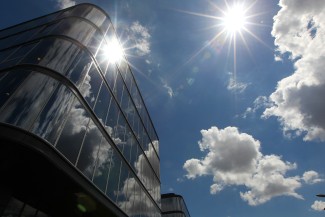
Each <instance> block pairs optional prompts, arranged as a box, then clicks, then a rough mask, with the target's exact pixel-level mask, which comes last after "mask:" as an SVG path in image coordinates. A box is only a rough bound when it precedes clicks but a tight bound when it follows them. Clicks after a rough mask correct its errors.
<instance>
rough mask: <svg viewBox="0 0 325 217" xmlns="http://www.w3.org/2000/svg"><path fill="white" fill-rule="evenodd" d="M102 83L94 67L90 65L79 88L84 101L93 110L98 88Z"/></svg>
mask: <svg viewBox="0 0 325 217" xmlns="http://www.w3.org/2000/svg"><path fill="white" fill-rule="evenodd" d="M101 83H102V77H101V76H100V75H99V72H98V71H97V68H96V67H95V65H92V66H91V68H90V70H89V72H88V74H87V75H86V77H85V80H84V82H83V84H82V85H81V87H80V92H81V94H82V95H83V97H84V98H85V99H86V101H87V102H88V104H89V105H90V107H91V108H93V106H94V104H95V101H96V98H97V94H98V90H99V87H100V85H101Z"/></svg>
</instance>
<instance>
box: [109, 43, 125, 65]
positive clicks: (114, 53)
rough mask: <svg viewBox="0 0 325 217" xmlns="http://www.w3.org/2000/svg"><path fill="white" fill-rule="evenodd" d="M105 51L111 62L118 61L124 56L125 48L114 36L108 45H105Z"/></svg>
mask: <svg viewBox="0 0 325 217" xmlns="http://www.w3.org/2000/svg"><path fill="white" fill-rule="evenodd" d="M104 53H105V56H106V58H107V59H108V61H110V62H111V63H118V62H120V61H121V60H122V59H123V57H124V49H123V47H122V46H121V44H120V43H119V42H118V40H117V39H116V38H113V39H112V40H110V41H109V42H108V45H106V46H104Z"/></svg>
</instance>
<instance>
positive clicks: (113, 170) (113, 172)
mask: <svg viewBox="0 0 325 217" xmlns="http://www.w3.org/2000/svg"><path fill="white" fill-rule="evenodd" d="M121 163H122V161H121V158H120V156H118V155H117V153H116V151H114V152H113V154H112V159H111V165H110V170H109V177H108V182H107V189H106V195H107V196H108V197H109V198H110V199H111V200H112V201H116V197H117V192H118V184H119V177H120V171H121Z"/></svg>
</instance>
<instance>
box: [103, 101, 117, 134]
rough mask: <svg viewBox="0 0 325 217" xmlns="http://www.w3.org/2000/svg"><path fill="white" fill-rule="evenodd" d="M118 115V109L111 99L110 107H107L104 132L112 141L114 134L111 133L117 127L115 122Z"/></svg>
mask: <svg viewBox="0 0 325 217" xmlns="http://www.w3.org/2000/svg"><path fill="white" fill-rule="evenodd" d="M118 114H119V109H118V107H117V105H116V102H115V100H114V99H113V98H112V100H111V103H110V106H109V112H108V115H107V118H106V124H105V125H106V126H105V128H106V131H107V132H108V134H109V135H110V136H111V137H112V139H113V140H114V133H113V129H114V128H115V127H116V125H117V120H118Z"/></svg>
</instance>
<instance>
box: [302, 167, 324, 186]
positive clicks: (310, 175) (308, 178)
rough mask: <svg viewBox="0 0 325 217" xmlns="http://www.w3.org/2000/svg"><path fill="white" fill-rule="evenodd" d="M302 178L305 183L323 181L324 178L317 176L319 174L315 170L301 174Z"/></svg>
mask: <svg viewBox="0 0 325 217" xmlns="http://www.w3.org/2000/svg"><path fill="white" fill-rule="evenodd" d="M302 179H303V180H304V181H305V182H306V183H307V184H316V183H319V182H324V179H322V178H320V177H319V174H318V173H317V172H316V171H313V170H311V171H307V172H305V173H304V174H303V176H302Z"/></svg>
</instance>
